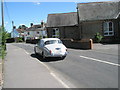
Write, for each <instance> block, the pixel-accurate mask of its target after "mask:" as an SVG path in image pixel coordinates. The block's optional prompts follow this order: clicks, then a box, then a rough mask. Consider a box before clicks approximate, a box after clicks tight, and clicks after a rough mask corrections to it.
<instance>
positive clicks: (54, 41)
mask: <svg viewBox="0 0 120 90" xmlns="http://www.w3.org/2000/svg"><path fill="white" fill-rule="evenodd" d="M61 43H62V41H61V40H48V41H46V42H45V45H48V44H61Z"/></svg>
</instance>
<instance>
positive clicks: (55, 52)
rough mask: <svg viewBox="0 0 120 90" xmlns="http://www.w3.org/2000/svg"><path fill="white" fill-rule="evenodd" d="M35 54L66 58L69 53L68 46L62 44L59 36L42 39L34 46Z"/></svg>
mask: <svg viewBox="0 0 120 90" xmlns="http://www.w3.org/2000/svg"><path fill="white" fill-rule="evenodd" d="M34 52H35V54H39V55H42V56H43V58H46V57H61V58H62V59H64V58H65V57H66V55H67V48H66V47H65V46H64V45H63V44H62V41H61V40H60V39H58V38H44V39H41V40H40V41H39V42H38V43H37V44H36V46H35V47H34Z"/></svg>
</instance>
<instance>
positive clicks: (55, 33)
mask: <svg viewBox="0 0 120 90" xmlns="http://www.w3.org/2000/svg"><path fill="white" fill-rule="evenodd" d="M52 37H56V38H58V37H59V29H58V28H53V34H52Z"/></svg>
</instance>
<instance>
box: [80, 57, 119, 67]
mask: <svg viewBox="0 0 120 90" xmlns="http://www.w3.org/2000/svg"><path fill="white" fill-rule="evenodd" d="M80 57H81V58H85V59H89V60H92V61H97V62H101V63H105V64H110V65H113V66H120V65H119V64H115V63H112V62H107V61H103V60H100V59H95V58H91V57H86V56H80Z"/></svg>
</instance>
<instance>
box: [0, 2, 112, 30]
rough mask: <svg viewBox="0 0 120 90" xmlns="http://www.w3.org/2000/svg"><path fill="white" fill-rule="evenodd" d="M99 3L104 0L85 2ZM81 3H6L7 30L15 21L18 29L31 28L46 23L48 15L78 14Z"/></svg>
mask: <svg viewBox="0 0 120 90" xmlns="http://www.w3.org/2000/svg"><path fill="white" fill-rule="evenodd" d="M82 1H83V0H82ZM98 1H103V0H84V2H98ZM104 1H112V0H104ZM79 2H80V1H79ZM79 2H78V1H77V2H73V1H72V2H4V24H5V28H6V30H7V31H8V32H11V31H12V21H14V25H15V26H16V28H18V26H19V25H22V24H24V25H26V26H27V27H30V23H33V24H40V22H41V21H42V20H43V21H44V22H46V21H47V16H48V14H52V13H67V12H76V6H77V3H79ZM80 3H83V2H80ZM0 7H1V6H0ZM0 21H1V14H0ZM0 25H1V22H0Z"/></svg>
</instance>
